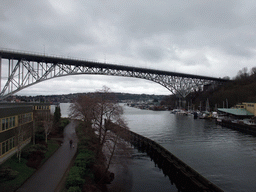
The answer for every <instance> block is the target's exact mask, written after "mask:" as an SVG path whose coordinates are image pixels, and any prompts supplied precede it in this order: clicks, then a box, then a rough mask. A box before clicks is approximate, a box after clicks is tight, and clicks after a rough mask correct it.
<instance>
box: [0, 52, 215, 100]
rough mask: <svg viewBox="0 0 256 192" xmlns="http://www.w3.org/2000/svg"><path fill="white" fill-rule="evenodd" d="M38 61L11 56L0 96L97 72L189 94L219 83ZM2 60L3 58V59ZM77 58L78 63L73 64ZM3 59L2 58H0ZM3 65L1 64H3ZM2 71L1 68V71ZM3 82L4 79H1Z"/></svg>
mask: <svg viewBox="0 0 256 192" xmlns="http://www.w3.org/2000/svg"><path fill="white" fill-rule="evenodd" d="M43 58H44V57H42V59H41V60H40V61H39V60H38V59H37V61H35V59H31V58H29V57H28V59H27V58H26V57H25V56H24V58H22V59H12V58H4V57H3V58H2V59H8V64H9V65H8V74H7V77H8V79H7V82H6V84H5V85H4V87H3V89H1V93H0V99H4V98H6V97H8V96H10V95H12V94H14V93H16V92H18V91H20V90H22V89H25V88H26V87H29V86H31V85H34V84H36V83H40V82H42V81H45V80H49V79H52V78H55V77H61V76H67V75H78V74H94V75H96V74H97V75H112V76H123V77H135V78H141V79H145V80H150V81H153V82H155V83H158V84H160V85H162V86H164V87H165V88H167V89H168V90H169V91H170V92H171V93H173V94H179V95H180V96H182V97H186V96H187V95H188V94H189V93H190V92H191V91H194V90H199V89H202V88H203V86H204V85H209V84H216V83H219V82H217V81H215V80H213V79H207V78H199V77H197V76H192V75H191V76H192V77H189V76H188V77H186V76H185V75H184V74H183V75H182V76H180V75H177V74H175V73H171V72H169V73H168V72H167V73H163V71H157V70H146V69H141V68H135V67H124V66H123V67H121V66H117V67H115V66H114V65H108V64H106V65H104V64H100V63H93V64H92V62H86V61H84V62H81V61H80V62H78V61H77V60H68V62H65V60H63V59H62V60H60V61H58V60H56V59H55V60H53V61H52V62H50V61H49V58H48V60H47V59H45V60H47V61H45V60H44V59H43ZM2 59H1V60H2ZM72 61H74V64H72ZM0 62H1V61H0ZM0 64H1V63H0ZM0 72H1V71H0ZM1 81H2V79H1Z"/></svg>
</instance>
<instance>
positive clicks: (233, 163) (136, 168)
mask: <svg viewBox="0 0 256 192" xmlns="http://www.w3.org/2000/svg"><path fill="white" fill-rule="evenodd" d="M62 108H63V109H62ZM65 108H66V106H65V107H64V106H61V110H62V114H63V113H64V111H65ZM63 115H64V114H63ZM124 117H125V119H126V121H127V124H128V126H129V128H130V129H131V130H132V131H134V132H136V133H138V134H141V135H143V136H145V137H148V138H150V139H152V140H154V141H156V142H157V143H159V144H160V145H162V146H163V147H165V148H166V149H167V150H169V151H170V152H171V153H172V154H174V155H175V156H177V157H178V158H179V159H181V160H182V161H184V162H185V163H186V164H188V165H189V166H190V167H192V168H193V169H195V170H196V171H197V172H199V173H200V174H201V175H203V176H204V177H206V178H207V179H208V180H210V181H211V182H213V183H214V184H216V185H217V186H219V187H220V188H221V189H223V190H224V191H227V192H251V191H256V181H255V179H256V137H254V136H251V135H248V134H244V133H240V132H238V131H235V130H231V129H228V128H224V127H221V126H219V125H216V124H215V121H210V120H203V119H196V120H195V119H193V116H180V115H175V114H170V112H169V111H149V110H140V109H136V108H131V107H127V106H124ZM132 157H133V160H132V163H131V165H129V172H130V173H129V174H130V175H131V176H132V187H131V189H130V191H159V192H160V191H177V189H176V188H175V186H173V185H171V183H170V181H169V179H168V177H164V175H163V173H162V171H161V170H159V169H158V168H157V167H155V166H154V163H153V162H152V161H150V158H148V157H147V156H146V155H145V154H143V153H139V152H137V151H136V150H134V154H133V156H132Z"/></svg>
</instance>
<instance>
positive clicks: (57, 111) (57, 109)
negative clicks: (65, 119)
mask: <svg viewBox="0 0 256 192" xmlns="http://www.w3.org/2000/svg"><path fill="white" fill-rule="evenodd" d="M60 119H61V112H60V106H59V105H58V106H56V107H55V111H54V124H57V123H59V122H60Z"/></svg>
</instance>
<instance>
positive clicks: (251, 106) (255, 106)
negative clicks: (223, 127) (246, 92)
mask: <svg viewBox="0 0 256 192" xmlns="http://www.w3.org/2000/svg"><path fill="white" fill-rule="evenodd" d="M236 108H238V109H245V110H247V111H249V112H250V113H252V114H253V115H254V116H256V103H250V102H243V103H242V104H238V105H236Z"/></svg>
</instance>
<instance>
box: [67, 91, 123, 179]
mask: <svg viewBox="0 0 256 192" xmlns="http://www.w3.org/2000/svg"><path fill="white" fill-rule="evenodd" d="M122 114H123V109H122V107H121V106H120V105H119V104H118V102H117V99H116V98H115V97H114V94H113V93H111V92H110V89H109V88H107V87H105V86H104V87H103V89H102V90H99V91H97V92H95V93H93V94H87V95H81V96H80V97H78V99H77V100H76V101H75V102H74V103H73V104H72V105H71V107H70V114H69V116H70V117H71V118H77V119H81V120H82V121H83V122H84V125H85V127H86V129H88V130H93V131H94V132H95V135H96V137H97V148H96V155H97V156H98V157H99V155H100V154H101V153H102V151H103V150H105V156H107V163H106V168H105V170H103V175H105V174H106V173H107V172H108V169H109V166H110V163H111V161H112V159H113V156H114V153H115V151H116V148H117V147H118V146H119V148H122V149H123V150H125V147H124V146H127V145H124V143H125V141H124V140H123V139H122V138H123V137H124V136H123V133H124V131H123V130H124V129H127V126H126V124H125V122H124V120H123V118H122ZM114 132H115V133H114ZM121 135H122V137H121ZM100 181H101V179H100Z"/></svg>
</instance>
